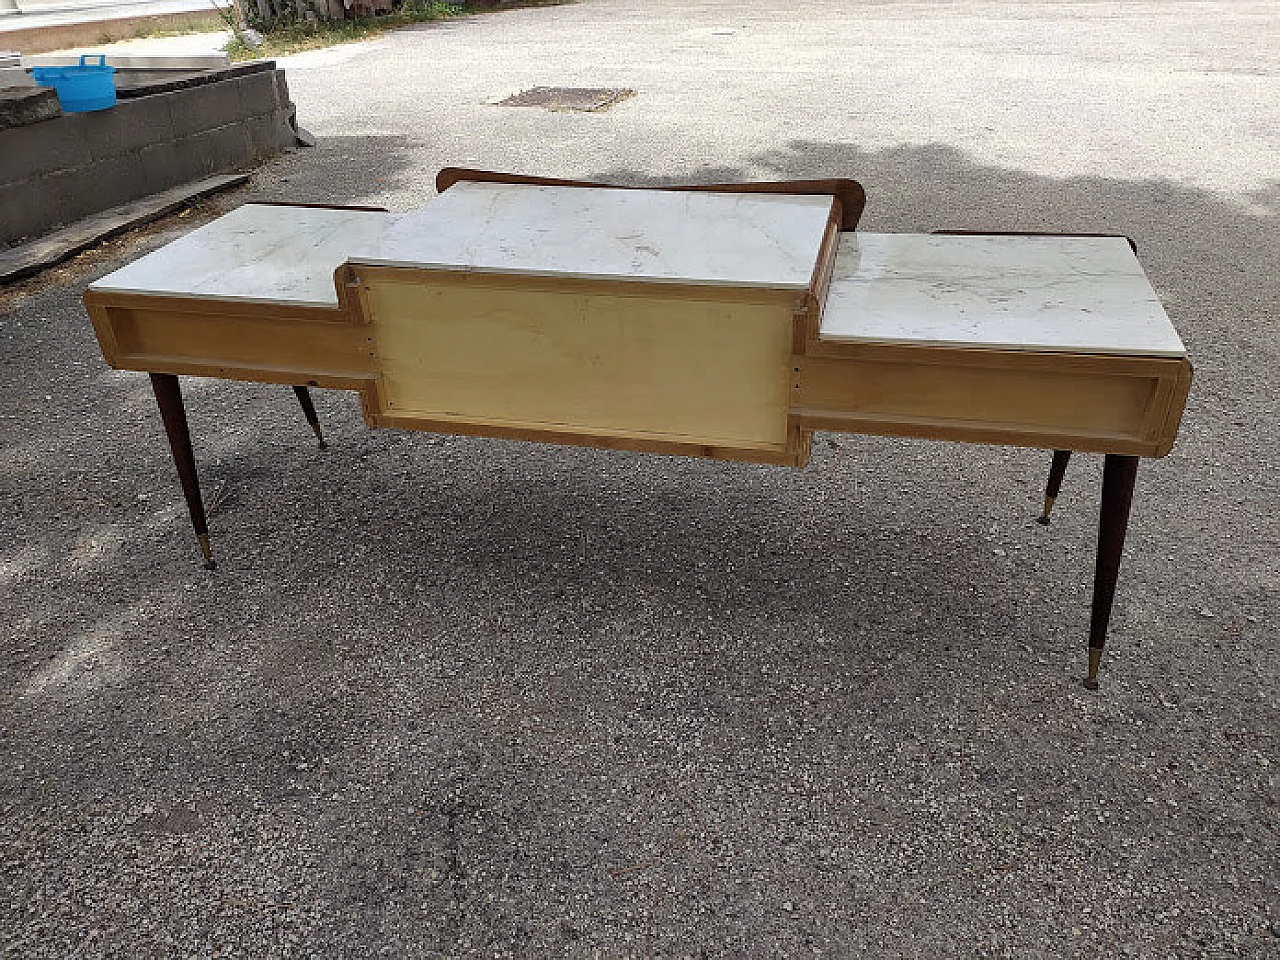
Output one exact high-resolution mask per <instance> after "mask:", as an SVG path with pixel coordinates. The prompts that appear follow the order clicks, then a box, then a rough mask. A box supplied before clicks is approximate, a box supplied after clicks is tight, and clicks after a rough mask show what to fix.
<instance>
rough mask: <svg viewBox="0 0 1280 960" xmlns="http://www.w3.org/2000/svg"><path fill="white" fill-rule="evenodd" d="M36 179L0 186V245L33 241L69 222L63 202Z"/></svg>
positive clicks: (55, 193)
mask: <svg viewBox="0 0 1280 960" xmlns="http://www.w3.org/2000/svg"><path fill="white" fill-rule="evenodd" d="M43 179H45V178H43V177H37V178H32V179H31V180H27V181H23V182H21V183H9V184H4V185H0V243H15V242H17V241H19V240H24V239H33V238H35V237H38V236H40V235H41V234H44V233H46V232H48V230H49V229H50V228H51V227H54V226H57V225H58V224H60V223H65V222H66V221H67V220H68V219H70V218H69V217H68V216H67V214H66V213H65V211H64V209H63V204H62V198H61V197H60V196H59V195H58V193H57V192H56V191H53V190H51V189H49V187H42V185H41V183H40V181H41V180H43Z"/></svg>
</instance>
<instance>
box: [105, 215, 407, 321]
mask: <svg viewBox="0 0 1280 960" xmlns="http://www.w3.org/2000/svg"><path fill="white" fill-rule="evenodd" d="M390 219H391V215H390V214H387V213H379V212H376V211H371V210H326V209H323V208H312V207H273V206H269V205H266V204H252V203H251V204H245V205H244V206H242V207H238V208H237V209H235V210H232V211H231V212H230V213H228V214H227V215H226V216H224V217H220V218H219V219H217V220H215V221H213V222H212V223H207V224H205V225H204V226H203V227H199V228H198V229H196V230H192V231H191V232H190V233H189V234H187V235H186V236H185V237H182V238H180V239H178V240H175V241H174V242H173V243H171V244H169V245H167V246H164V247H161V248H160V249H159V250H156V251H154V252H153V253H149V254H147V255H146V256H145V257H142V258H141V259H139V260H135V261H134V262H133V263H131V264H129V265H128V266H125V267H121V268H120V269H119V270H117V271H115V272H114V273H109V274H107V275H106V276H105V277H103V278H102V279H101V280H98V281H96V282H94V283H92V284H90V289H93V290H106V291H113V292H117V293H144V294H152V295H159V296H173V297H193V298H197V299H202V300H237V301H246V302H252V303H280V304H288V305H290V306H315V307H337V305H338V294H337V291H336V290H335V288H334V285H333V272H334V271H335V270H336V269H337V268H338V267H340V266H341V265H342V264H343V263H345V262H346V260H347V255H348V254H349V253H350V252H351V250H352V249H354V248H357V247H362V246H366V245H367V244H368V243H369V242H370V241H371V240H372V238H374V237H376V236H377V235H378V234H380V233H381V232H382V231H383V230H384V229H386V227H387V225H388V223H389V222H390Z"/></svg>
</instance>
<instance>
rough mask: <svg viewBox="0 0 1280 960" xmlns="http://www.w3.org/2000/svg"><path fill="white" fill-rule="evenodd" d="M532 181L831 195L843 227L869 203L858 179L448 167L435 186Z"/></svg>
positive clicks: (851, 223) (555, 184) (621, 187)
mask: <svg viewBox="0 0 1280 960" xmlns="http://www.w3.org/2000/svg"><path fill="white" fill-rule="evenodd" d="M462 181H467V182H472V183H475V182H479V183H530V184H536V185H538V186H544V187H612V188H615V189H619V190H699V191H707V192H711V193H790V194H794V195H798V196H832V197H835V198H836V199H837V200H839V201H840V229H841V230H852V229H854V228H855V227H857V225H858V220H859V219H860V218H861V217H862V210H863V208H864V207H865V206H866V205H867V193H866V191H865V190H863V189H862V184H860V183H858V181H857V180H845V179H841V178H831V179H826V180H771V181H761V182H758V183H696V184H695V183H690V184H678V185H668V184H652V185H643V186H642V185H637V184H629V183H598V182H595V181H591V180H560V179H557V178H555V177H533V176H527V175H525V174H520V173H498V172H495V171H492V170H470V169H468V168H466V167H445V168H444V169H443V170H441V171H440V172H439V173H438V174H436V190H438V191H439V192H440V193H444V192H445V191H446V190H448V189H449V188H450V187H452V186H453V185H454V184H455V183H460V182H462Z"/></svg>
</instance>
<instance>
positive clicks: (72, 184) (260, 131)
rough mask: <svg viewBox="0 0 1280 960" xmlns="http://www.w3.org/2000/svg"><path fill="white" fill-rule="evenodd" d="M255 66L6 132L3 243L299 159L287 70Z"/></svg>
mask: <svg viewBox="0 0 1280 960" xmlns="http://www.w3.org/2000/svg"><path fill="white" fill-rule="evenodd" d="M254 66H255V68H256V69H254V70H246V71H244V72H238V73H237V72H233V73H232V74H231V75H230V76H228V77H226V78H224V79H220V80H218V81H217V82H216V83H207V84H203V85H200V86H192V87H188V88H185V89H180V90H172V91H167V92H164V93H155V94H151V95H148V96H139V97H132V98H131V99H127V100H123V99H122V100H120V101H118V102H117V103H116V105H115V106H114V107H112V108H111V109H109V110H99V111H95V112H93V113H73V114H66V115H64V116H61V117H57V118H55V119H52V120H46V121H42V122H40V123H32V124H28V125H25V126H20V127H12V128H9V129H4V130H0V244H12V243H15V242H18V241H20V240H23V239H30V238H34V237H38V236H40V235H41V234H44V233H47V232H48V231H49V230H51V229H53V228H55V227H58V226H60V225H62V224H66V223H71V222H73V221H75V220H78V219H80V218H81V217H85V216H88V215H90V214H93V213H100V212H101V211H103V210H107V209H110V208H111V207H115V206H119V205H120V204H122V203H128V202H130V201H132V200H137V199H140V198H142V197H145V196H148V195H150V194H153V193H158V192H159V191H161V190H166V189H168V188H169V187H174V186H177V185H179V184H181V183H188V182H190V181H192V180H199V179H200V178H202V177H207V176H211V175H213V174H215V173H224V172H227V171H231V170H239V169H243V168H245V167H247V166H250V165H252V164H254V163H257V162H259V161H261V160H263V159H265V158H267V157H270V156H274V155H276V154H279V153H283V152H284V151H287V150H292V149H293V148H294V146H295V144H296V141H295V136H294V129H293V104H292V102H290V100H289V88H288V86H287V84H286V83H285V77H284V71H282V70H276V69H274V65H269V66H268V68H267V69H262V67H261V66H259V65H254Z"/></svg>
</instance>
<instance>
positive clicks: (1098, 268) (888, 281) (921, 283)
mask: <svg viewBox="0 0 1280 960" xmlns="http://www.w3.org/2000/svg"><path fill="white" fill-rule="evenodd" d="M819 339H821V340H831V341H840V342H853V343H858V342H876V343H908V344H930V345H939V346H956V347H973V348H978V347H986V348H993V349H994V348H1000V349H1012V350H1049V351H1079V352H1082V353H1105V354H1130V355H1141V356H1157V357H1181V356H1185V353H1186V351H1185V350H1184V348H1183V346H1182V341H1181V340H1180V339H1179V338H1178V333H1177V331H1176V330H1174V328H1173V324H1171V323H1170V322H1169V318H1168V316H1167V315H1166V314H1165V312H1164V308H1163V307H1162V306H1161V305H1160V301H1159V299H1157V297H1156V294H1155V291H1154V290H1152V288H1151V284H1150V283H1149V282H1148V280H1147V278H1146V275H1145V274H1144V273H1143V272H1142V266H1141V264H1139V263H1138V259H1137V257H1135V256H1134V255H1133V251H1132V250H1131V249H1130V248H1129V244H1128V243H1127V242H1126V241H1125V240H1123V239H1119V238H1113V237H966V236H960V237H956V236H932V235H927V234H876V233H847V234H844V235H843V236H842V237H841V243H840V247H839V251H838V253H837V256H836V264H835V270H834V273H833V275H832V281H831V289H830V292H829V294H828V296H827V302H826V309H825V311H824V313H823V317H822V324H821V330H820V331H819Z"/></svg>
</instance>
